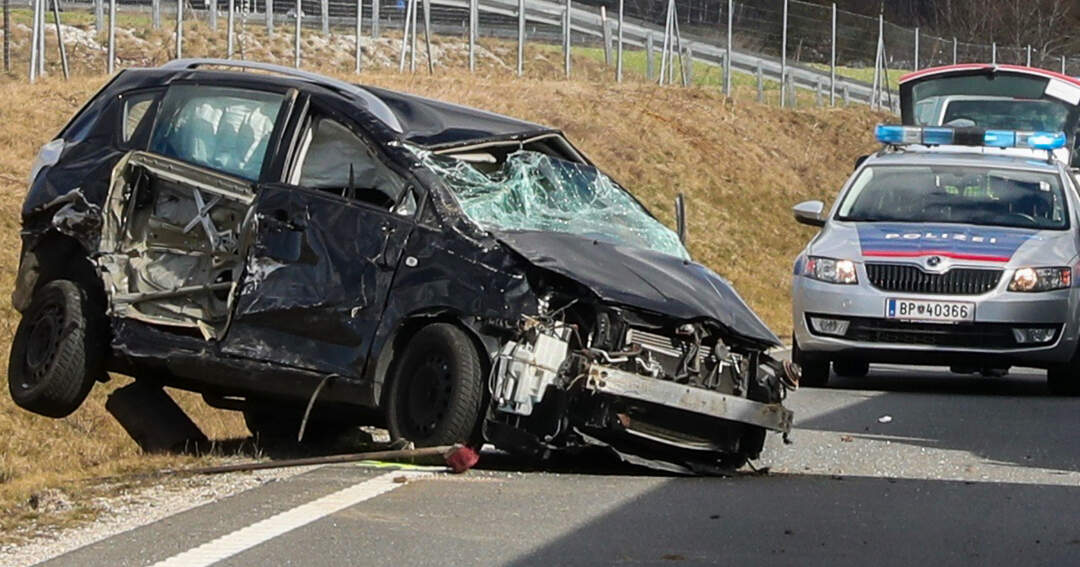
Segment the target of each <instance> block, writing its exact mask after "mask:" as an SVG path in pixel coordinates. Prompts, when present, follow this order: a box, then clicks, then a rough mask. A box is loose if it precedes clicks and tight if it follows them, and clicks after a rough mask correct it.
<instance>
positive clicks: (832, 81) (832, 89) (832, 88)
mask: <svg viewBox="0 0 1080 567" xmlns="http://www.w3.org/2000/svg"><path fill="white" fill-rule="evenodd" d="M830 44H831V45H832V48H831V51H832V54H831V55H830V57H829V106H836V2H833V5H832V40H831V41H830Z"/></svg>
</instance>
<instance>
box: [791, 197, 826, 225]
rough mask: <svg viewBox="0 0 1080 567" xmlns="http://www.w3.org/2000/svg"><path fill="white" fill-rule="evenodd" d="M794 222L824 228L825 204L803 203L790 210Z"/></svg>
mask: <svg viewBox="0 0 1080 567" xmlns="http://www.w3.org/2000/svg"><path fill="white" fill-rule="evenodd" d="M791 213H792V214H793V215H795V220H796V221H797V222H800V223H802V224H808V225H810V226H825V203H822V202H821V201H803V202H802V203H799V204H798V205H795V206H794V207H792V208H791Z"/></svg>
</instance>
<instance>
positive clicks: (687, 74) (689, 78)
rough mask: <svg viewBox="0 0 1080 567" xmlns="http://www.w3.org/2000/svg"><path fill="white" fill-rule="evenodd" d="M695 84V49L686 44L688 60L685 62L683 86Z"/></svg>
mask: <svg viewBox="0 0 1080 567" xmlns="http://www.w3.org/2000/svg"><path fill="white" fill-rule="evenodd" d="M692 84H694V50H693V49H691V48H690V46H689V45H687V46H686V60H685V61H684V62H683V86H684V87H686V86H690V85H692Z"/></svg>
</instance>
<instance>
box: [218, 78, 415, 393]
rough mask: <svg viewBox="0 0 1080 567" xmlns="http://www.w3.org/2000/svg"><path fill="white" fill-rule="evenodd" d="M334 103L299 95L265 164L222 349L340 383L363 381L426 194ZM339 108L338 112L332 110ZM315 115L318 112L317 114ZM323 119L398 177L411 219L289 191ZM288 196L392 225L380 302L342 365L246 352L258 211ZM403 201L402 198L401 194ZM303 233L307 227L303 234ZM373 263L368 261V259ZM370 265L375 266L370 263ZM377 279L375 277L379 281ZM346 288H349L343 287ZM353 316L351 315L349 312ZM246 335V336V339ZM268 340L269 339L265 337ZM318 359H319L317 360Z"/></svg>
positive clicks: (308, 191) (322, 194)
mask: <svg viewBox="0 0 1080 567" xmlns="http://www.w3.org/2000/svg"><path fill="white" fill-rule="evenodd" d="M334 102H341V101H337V100H335V99H334V97H328V96H319V95H318V94H315V93H311V92H310V91H308V92H305V91H302V92H301V93H300V95H299V97H298V98H297V100H296V104H295V106H294V112H293V113H292V114H291V115H290V116H289V123H288V124H287V128H286V130H284V131H283V134H282V138H281V140H280V144H279V145H278V148H279V149H278V152H277V153H276V154H275V155H274V156H272V157H271V156H268V158H267V159H268V164H266V165H267V166H268V167H269V168H270V169H268V170H264V180H263V181H262V182H261V183H259V185H258V186H257V188H256V199H255V202H253V204H252V206H251V208H250V209H249V213H248V217H249V218H248V219H247V220H246V221H245V230H244V233H245V236H244V238H245V240H246V242H245V244H244V246H245V250H246V251H245V255H246V257H247V267H248V269H247V270H245V273H244V274H243V275H242V276H241V281H240V285H238V286H237V288H236V291H235V293H234V296H233V306H232V313H231V320H230V324H229V329H228V330H227V331H226V333H225V336H224V339H223V341H222V349H223V351H224V352H225V353H226V354H230V355H234V356H241V357H245V358H250V359H252V360H259V361H261V362H270V363H275V364H280V365H283V366H287V367H293V368H298V369H300V370H303V371H307V372H319V373H324V374H334V375H337V376H339V377H342V378H349V379H356V380H361V379H362V378H363V377H364V376H365V370H366V367H367V365H368V364H369V362H370V361H369V357H370V354H371V346H372V343H373V340H374V336H375V331H376V329H377V328H378V326H379V323H380V321H381V318H382V315H383V312H384V310H385V308H386V300H387V297H388V296H389V294H390V290H391V289H392V288H393V285H394V281H395V279H396V277H397V272H398V270H399V268H400V265H401V262H402V260H403V258H404V250H405V248H406V245H407V243H408V241H409V238H410V236H411V234H412V232H413V230H415V227H416V223H417V219H416V217H417V213H418V212H419V211H420V208H421V207H420V203H421V202H422V200H423V198H424V191H423V190H422V189H421V188H420V185H419V184H418V183H417V182H416V180H415V179H414V178H413V176H412V175H411V173H410V172H409V171H408V169H407V168H404V167H402V166H401V165H400V164H398V163H397V162H395V161H394V160H393V159H392V158H391V157H390V156H389V155H387V153H386V152H385V151H383V149H382V148H381V146H380V144H379V141H378V139H377V136H375V135H373V134H372V133H371V132H370V131H369V130H368V129H367V128H364V126H363V121H362V120H357V119H355V118H354V117H353V116H350V115H348V114H345V113H343V112H342V111H341V110H342V109H341V108H340V106H341V105H335V104H333V103H334ZM335 106H338V108H335ZM316 109H317V110H316ZM348 110H349V111H350V112H351V113H358V112H363V111H362V110H361V109H357V108H355V107H350V108H349V109H348ZM316 113H317V114H318V115H322V116H326V117H327V118H330V119H332V120H335V121H336V122H338V123H340V124H342V125H344V126H346V127H347V128H349V129H350V130H351V131H352V132H353V133H354V134H355V135H357V136H358V137H360V138H361V140H363V141H364V142H365V143H367V144H368V147H369V149H370V150H371V151H372V152H373V154H374V155H375V157H376V159H378V160H380V162H381V163H382V165H383V166H384V167H386V168H387V169H389V170H390V171H392V172H393V173H394V175H397V176H398V177H399V178H400V179H401V181H402V182H403V185H404V191H405V192H412V193H413V197H414V199H415V200H416V208H415V210H414V211H412V213H411V214H409V215H399V214H397V213H395V212H393V211H391V210H387V209H384V208H381V207H378V206H376V205H373V204H371V203H367V202H365V201H363V200H358V199H350V198H348V197H345V196H339V195H334V194H332V193H329V192H327V191H322V190H319V189H314V188H310V187H304V186H300V185H293V184H290V183H289V182H288V178H289V177H290V176H291V174H292V172H293V171H294V170H295V168H296V167H299V165H300V164H299V163H298V160H299V159H300V157H301V156H300V150H301V143H302V141H303V138H304V136H305V134H306V131H307V129H308V127H309V125H310V118H311V117H312V116H314V115H316ZM286 191H288V192H292V194H293V195H295V196H296V197H295V198H296V199H308V200H309V201H308V202H309V203H311V202H322V203H335V202H336V204H337V205H339V206H340V207H346V208H349V209H354V210H357V211H359V212H361V213H363V214H370V215H375V216H376V217H377V218H381V219H382V220H381V222H380V225H382V226H385V225H386V224H393V225H394V230H391V231H390V233H389V234H387V236H386V240H385V241H384V242H383V244H382V250H381V252H380V254H379V255H377V256H376V257H380V256H382V257H386V256H388V255H392V259H391V260H388V261H387V260H380V263H381V265H379V266H377V268H381V269H383V270H385V271H386V272H388V278H387V277H386V275H387V274H382V276H383V280H388V281H383V282H382V286H383V287H382V289H377V290H376V291H377V292H378V296H377V297H375V298H374V300H373V302H372V303H371V304H370V308H371V311H370V312H369V313H372V314H373V315H371V316H369V318H371V317H373V319H372V325H371V327H370V330H369V332H368V335H367V337H366V338H365V339H364V340H363V342H362V343H360V344H357V345H356V349H355V351H354V352H353V355H354V358H352V360H350V361H348V364H345V360H344V359H342V358H341V357H340V355H341V354H343V353H341V352H336V353H335V354H336V355H337V356H329V353H330V352H331V351H333V349H328V350H326V351H324V352H322V353H321V354H325V355H327V358H328V359H332V360H333V362H327V363H324V364H320V363H319V361H318V360H311V357H304V356H300V355H301V354H303V353H283V352H280V350H281V349H277V350H276V351H274V352H273V353H272V354H271V352H270V351H268V350H267V349H263V348H259V349H257V350H253V349H251V348H246V347H245V345H247V347H251V346H254V345H255V343H256V342H257V341H256V340H254V339H253V338H252V337H251V336H250V333H252V332H254V330H255V329H254V326H253V325H251V324H250V323H249V321H245V316H246V315H248V314H247V313H244V312H242V311H241V310H242V309H243V308H245V307H249V306H250V305H251V303H250V301H253V299H252V298H253V296H254V295H255V294H256V293H258V292H257V290H251V289H249V287H248V286H249V285H259V284H260V281H257V280H256V278H259V277H261V274H259V273H258V269H257V268H255V267H256V265H257V263H258V262H257V260H258V259H257V258H256V257H255V254H259V253H265V252H260V250H259V247H260V243H259V239H260V238H261V235H260V234H259V233H258V231H259V230H263V229H262V228H260V227H259V223H260V222H265V220H266V219H262V221H260V219H259V218H257V217H258V216H259V207H260V206H261V205H263V204H264V201H265V200H266V199H268V198H270V197H268V195H269V194H270V193H271V192H277V193H278V194H279V195H280V194H284V193H285V192H286ZM403 195H404V193H403ZM304 230H305V231H306V230H307V227H305V228H304ZM394 232H398V234H397V235H396V236H393V239H394V240H393V243H391V235H392V234H393V233H394ZM369 260H371V259H369ZM372 263H373V264H374V262H372ZM253 268H255V269H253ZM378 275H379V274H376V276H378ZM343 283H348V282H343ZM376 285H379V281H376ZM353 314H354V315H355V311H353ZM245 335H246V336H245ZM269 335H270V334H268V336H269ZM317 346H318V345H317V344H311V345H308V347H307V348H308V349H309V351H310V352H309V353H308V354H313V355H318V354H320V353H319V352H316V351H317V350H318V349H317V348H316V347H317ZM316 358H317V356H316Z"/></svg>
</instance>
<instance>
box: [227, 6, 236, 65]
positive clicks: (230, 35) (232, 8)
mask: <svg viewBox="0 0 1080 567" xmlns="http://www.w3.org/2000/svg"><path fill="white" fill-rule="evenodd" d="M235 11H236V0H229V15H228V16H227V17H226V18H225V34H226V35H227V36H228V39H226V40H225V45H226V48H225V53H226V56H225V58H226V59H232V58H233V29H234V28H233V12H235Z"/></svg>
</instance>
